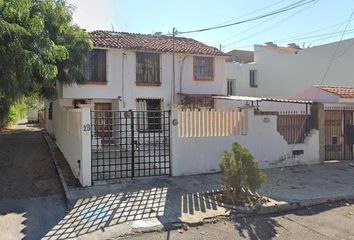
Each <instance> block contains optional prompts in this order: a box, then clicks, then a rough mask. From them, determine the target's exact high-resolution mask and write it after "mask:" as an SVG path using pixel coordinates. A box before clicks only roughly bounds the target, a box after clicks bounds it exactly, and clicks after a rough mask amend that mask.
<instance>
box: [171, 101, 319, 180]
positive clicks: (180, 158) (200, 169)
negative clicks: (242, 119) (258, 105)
mask: <svg viewBox="0 0 354 240" xmlns="http://www.w3.org/2000/svg"><path fill="white" fill-rule="evenodd" d="M242 111H244V112H245V114H247V116H246V119H247V126H248V127H247V134H246V135H236V136H220V137H193V138H183V137H178V124H181V123H179V122H178V123H177V126H176V124H174V125H173V124H172V126H171V128H172V129H171V138H172V139H171V144H172V145H171V154H172V160H171V164H172V175H173V176H181V175H190V174H201V173H211V172H218V171H219V170H220V169H219V162H220V160H219V159H220V156H221V154H222V153H223V152H224V151H225V150H230V149H231V144H232V143H234V142H238V143H240V144H241V145H242V146H244V147H246V148H247V149H249V150H250V151H251V153H252V154H253V156H254V157H255V158H256V159H257V161H258V164H259V166H260V167H261V168H272V167H282V166H290V165H299V164H315V163H319V162H320V156H319V155H320V154H319V131H318V130H315V129H313V130H312V131H311V133H310V135H308V136H307V137H306V139H305V141H304V143H301V144H291V145H289V144H287V142H286V141H285V140H284V138H283V137H282V136H281V135H280V134H279V132H278V131H277V118H276V116H275V115H255V114H254V108H252V107H246V108H243V109H242ZM174 119H178V109H173V110H172V118H171V120H172V122H173V121H174ZM174 122H176V121H174Z"/></svg>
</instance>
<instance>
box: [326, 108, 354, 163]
mask: <svg viewBox="0 0 354 240" xmlns="http://www.w3.org/2000/svg"><path fill="white" fill-rule="evenodd" d="M353 114H354V108H349V107H325V160H349V159H353V145H354V122H353V120H354V119H353Z"/></svg>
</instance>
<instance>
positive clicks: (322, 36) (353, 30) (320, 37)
mask: <svg viewBox="0 0 354 240" xmlns="http://www.w3.org/2000/svg"><path fill="white" fill-rule="evenodd" d="M342 33H343V31H336V32H330V33H324V34H319V35H312V36H308V37H302V38H293V39H291V38H288V39H286V40H282V41H280V40H274V41H273V42H274V43H287V42H296V40H310V39H314V40H312V41H320V40H326V39H332V38H335V37H338V36H341V35H342ZM352 33H354V28H351V29H347V31H346V32H345V33H344V35H348V34H352ZM253 46H254V44H252V45H246V46H240V47H238V49H243V48H249V47H253ZM224 47H225V46H224Z"/></svg>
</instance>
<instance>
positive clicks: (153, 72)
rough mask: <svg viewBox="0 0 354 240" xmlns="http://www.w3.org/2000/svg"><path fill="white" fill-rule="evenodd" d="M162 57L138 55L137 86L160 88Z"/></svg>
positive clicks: (145, 54) (153, 54)
mask: <svg viewBox="0 0 354 240" xmlns="http://www.w3.org/2000/svg"><path fill="white" fill-rule="evenodd" d="M160 84H161V81H160V55H159V54H157V53H142V52H138V53H136V85H152V86H160Z"/></svg>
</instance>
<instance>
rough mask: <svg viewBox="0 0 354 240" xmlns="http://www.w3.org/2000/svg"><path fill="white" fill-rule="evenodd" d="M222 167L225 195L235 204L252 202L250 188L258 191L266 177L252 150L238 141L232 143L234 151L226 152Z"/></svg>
mask: <svg viewBox="0 0 354 240" xmlns="http://www.w3.org/2000/svg"><path fill="white" fill-rule="evenodd" d="M220 169H221V172H222V190H223V193H224V196H225V197H226V201H228V202H231V203H233V204H236V203H240V202H242V203H244V202H250V201H251V199H252V196H251V194H249V191H248V190H250V191H251V192H254V191H256V190H257V189H258V188H259V187H260V186H261V184H262V183H263V182H264V181H265V179H266V175H265V173H263V172H262V171H261V170H260V169H259V167H258V164H257V161H256V160H255V159H254V157H253V156H252V154H251V152H250V151H249V150H247V149H246V148H243V147H242V146H241V145H240V144H238V143H233V144H232V152H228V151H225V152H224V154H223V155H222V157H221V163H220Z"/></svg>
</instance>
